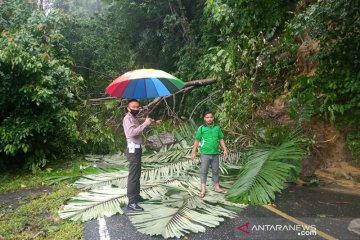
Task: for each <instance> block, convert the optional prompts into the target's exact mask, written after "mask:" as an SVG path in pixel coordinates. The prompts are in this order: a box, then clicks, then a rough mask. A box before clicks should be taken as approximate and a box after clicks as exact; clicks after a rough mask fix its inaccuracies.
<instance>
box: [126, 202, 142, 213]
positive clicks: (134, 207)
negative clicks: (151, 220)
mask: <svg viewBox="0 0 360 240" xmlns="http://www.w3.org/2000/svg"><path fill="white" fill-rule="evenodd" d="M127 209H129V210H132V211H136V212H142V211H144V209H143V208H142V207H140V206H139V205H138V204H137V203H130V204H128V205H127Z"/></svg>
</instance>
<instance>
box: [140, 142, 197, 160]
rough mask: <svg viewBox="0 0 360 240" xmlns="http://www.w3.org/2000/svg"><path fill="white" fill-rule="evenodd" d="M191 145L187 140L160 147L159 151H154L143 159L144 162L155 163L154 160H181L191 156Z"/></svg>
mask: <svg viewBox="0 0 360 240" xmlns="http://www.w3.org/2000/svg"><path fill="white" fill-rule="evenodd" d="M190 153H191V147H189V146H187V145H186V142H185V143H183V144H181V143H176V144H173V145H170V146H164V147H162V148H161V149H160V151H159V152H154V153H152V154H149V155H144V156H143V157H142V161H143V162H144V163H153V162H160V163H164V162H173V161H177V160H180V159H182V158H185V157H187V158H190Z"/></svg>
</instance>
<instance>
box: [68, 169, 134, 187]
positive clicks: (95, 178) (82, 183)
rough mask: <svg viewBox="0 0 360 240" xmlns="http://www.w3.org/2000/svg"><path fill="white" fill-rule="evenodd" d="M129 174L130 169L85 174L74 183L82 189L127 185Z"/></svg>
mask: <svg viewBox="0 0 360 240" xmlns="http://www.w3.org/2000/svg"><path fill="white" fill-rule="evenodd" d="M128 174H129V172H128V171H125V170H121V171H117V172H110V173H108V172H106V173H100V174H89V175H84V176H82V177H81V178H80V179H79V180H77V181H76V182H75V183H74V186H75V187H77V188H80V189H95V188H100V187H104V186H108V185H115V186H117V187H126V184H127V176H128Z"/></svg>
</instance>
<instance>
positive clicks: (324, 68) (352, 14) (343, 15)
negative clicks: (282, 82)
mask: <svg viewBox="0 0 360 240" xmlns="http://www.w3.org/2000/svg"><path fill="white" fill-rule="evenodd" d="M359 7H360V4H359V3H358V2H354V1H345V0H340V1H335V0H331V1H318V2H316V3H314V4H312V5H311V6H310V7H309V8H308V10H307V11H306V12H304V13H303V14H300V15H299V17H298V21H297V25H296V24H293V31H294V33H295V34H298V33H299V32H298V31H299V29H302V31H300V34H308V35H309V36H310V37H311V38H312V39H313V40H316V41H318V42H319V47H318V51H317V53H316V55H315V57H314V59H313V60H315V61H317V62H318V66H317V68H316V73H315V75H313V76H310V77H301V78H297V79H296V82H295V84H296V85H295V93H297V94H308V93H309V92H311V93H312V94H313V96H314V97H316V98H318V99H319V100H320V103H321V104H320V106H319V108H317V109H316V110H317V111H318V112H320V113H321V114H322V116H323V117H324V118H326V119H328V120H331V121H334V120H336V121H337V122H342V123H346V124H347V125H356V124H358V121H359V118H360V110H359V109H360V108H359V102H360V84H359V79H360V70H359V69H360V51H359V50H360V45H359V42H360V37H359V34H358V31H359V27H360V21H359V19H360V13H359Z"/></svg>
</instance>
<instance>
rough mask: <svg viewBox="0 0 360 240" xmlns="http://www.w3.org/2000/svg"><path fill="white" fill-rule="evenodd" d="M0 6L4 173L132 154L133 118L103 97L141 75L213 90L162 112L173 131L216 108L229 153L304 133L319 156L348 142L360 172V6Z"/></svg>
mask: <svg viewBox="0 0 360 240" xmlns="http://www.w3.org/2000/svg"><path fill="white" fill-rule="evenodd" d="M0 6H1V7H0V30H1V37H0V76H1V82H0V84H1V85H0V169H2V170H6V169H10V168H13V167H25V168H27V169H32V170H33V171H36V170H37V169H40V168H42V167H44V166H45V165H46V164H47V163H49V162H52V161H57V160H59V159H62V158H64V157H66V156H71V155H73V154H83V153H111V152H116V151H118V150H119V149H122V148H123V146H124V140H123V136H122V133H121V130H120V129H121V127H120V128H119V124H121V119H122V115H123V109H122V108H120V107H119V100H117V99H111V98H107V97H108V96H107V95H106V94H105V87H106V86H107V85H108V84H109V83H110V82H111V81H113V80H114V79H115V78H116V77H117V76H119V75H120V74H122V73H124V72H126V71H128V70H131V69H137V68H155V69H162V70H164V71H167V72H169V73H172V74H173V75H175V76H177V77H178V78H180V79H182V80H183V81H184V82H190V81H195V80H200V82H201V80H207V82H206V84H204V85H203V86H196V85H195V86H192V87H190V88H188V89H187V90H186V91H182V92H180V93H178V94H175V95H173V96H171V97H168V98H162V99H160V100H159V101H158V103H157V104H156V107H155V108H154V109H153V111H152V114H153V116H154V117H158V118H159V117H161V118H162V119H164V120H166V119H167V120H168V121H167V123H166V124H167V125H166V124H165V127H166V126H168V128H169V129H171V126H172V125H173V124H175V125H176V124H179V123H181V122H182V121H184V119H188V118H192V119H194V120H195V122H200V121H201V114H202V113H203V112H204V111H205V110H206V109H212V110H214V111H215V112H216V118H217V121H218V122H219V124H221V125H222V126H223V128H224V129H225V132H226V134H227V136H228V139H229V142H231V143H232V146H233V148H243V147H246V146H249V145H254V144H261V143H262V144H273V145H276V144H278V143H279V142H281V141H282V139H283V138H285V137H287V136H288V135H289V134H290V132H291V129H293V128H294V127H297V129H298V130H299V131H300V132H302V134H305V135H306V136H308V140H307V142H306V146H307V149H308V155H309V156H315V155H316V152H317V150H318V147H317V146H318V145H317V144H320V143H319V142H321V141H322V140H324V141H326V140H329V139H319V136H325V138H326V136H327V135H326V132H328V131H329V129H330V128H331V131H336V133H338V135H339V136H341V139H342V141H343V142H344V151H345V153H346V154H344V156H346V158H347V159H348V160H349V161H351V162H352V163H353V164H354V165H356V164H359V160H358V158H357V156H358V155H359V153H360V134H359V133H360V131H359V119H360V105H359V104H360V81H359V80H360V79H359V78H360V66H359V65H360V34H359V33H360V19H359V18H360V11H359V7H360V4H359V2H358V1H348V0H319V1H316V0H299V1H296V0H286V1H272V0H269V1H258V0H253V1H239V0H207V1H201V0H196V1H195V0H191V1H190V0H166V1H165V0H156V1H155V0H147V1H136V0H122V1H115V0H103V1H101V0H88V1H70V0H43V1H22V0H6V1H1V2H0ZM150 101H151V100H148V101H145V102H143V103H142V104H144V105H146V104H149V103H150ZM120 105H121V103H120ZM314 126H319V127H317V128H316V127H314ZM321 126H322V128H321V129H320V127H321ZM324 126H327V127H324ZM165 127H164V128H165ZM321 130H323V132H321ZM324 131H325V133H324ZM330 137H332V136H330ZM330 140H331V139H330ZM343 160H344V159H343ZM313 164H317V163H313Z"/></svg>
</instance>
